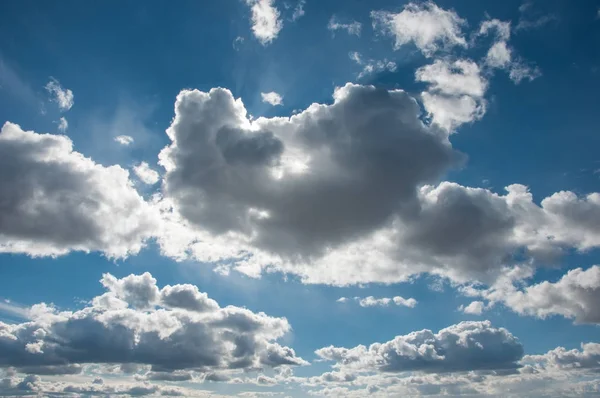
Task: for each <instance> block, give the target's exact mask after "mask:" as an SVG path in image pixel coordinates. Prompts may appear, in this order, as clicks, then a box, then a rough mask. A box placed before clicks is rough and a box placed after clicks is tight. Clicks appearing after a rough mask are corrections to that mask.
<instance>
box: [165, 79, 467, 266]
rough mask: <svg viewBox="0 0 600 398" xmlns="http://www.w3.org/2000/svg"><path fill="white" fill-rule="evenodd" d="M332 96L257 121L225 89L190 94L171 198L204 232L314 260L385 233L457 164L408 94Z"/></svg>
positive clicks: (170, 178)
mask: <svg viewBox="0 0 600 398" xmlns="http://www.w3.org/2000/svg"><path fill="white" fill-rule="evenodd" d="M334 99H335V100H334V103H333V104H332V105H317V104H314V105H312V106H311V107H309V108H308V109H307V110H306V111H304V112H302V113H300V114H297V115H294V116H292V117H291V118H270V119H267V118H259V119H257V120H255V121H253V122H251V121H250V120H248V118H247V116H246V110H245V108H244V106H243V104H242V102H241V101H240V100H235V99H234V98H233V96H232V95H231V93H230V92H229V91H228V90H224V89H212V90H211V91H210V92H208V93H205V92H200V91H197V90H194V91H182V92H181V93H180V95H179V96H178V98H177V102H176V106H175V107H176V116H175V119H174V121H173V124H172V125H171V126H170V127H169V129H168V132H167V133H168V135H169V137H170V138H171V140H172V143H171V145H170V146H169V147H167V148H165V149H163V151H162V152H161V153H160V163H161V164H162V165H163V166H164V167H165V168H166V170H167V172H166V175H165V180H164V181H165V184H164V185H165V195H166V196H167V197H168V198H172V199H173V201H174V202H175V203H174V204H175V205H176V207H177V208H178V210H179V212H180V213H181V215H182V216H183V217H184V218H185V219H187V220H188V221H189V222H190V223H192V224H195V225H196V226H197V227H198V228H203V229H206V230H208V231H210V232H211V233H212V234H225V233H228V232H236V233H238V234H243V235H244V236H245V237H246V239H248V238H249V239H251V241H252V244H253V245H256V246H258V247H261V248H263V249H265V250H267V251H269V252H274V253H275V254H277V255H283V256H286V257H295V256H298V255H301V256H302V257H303V258H309V257H312V256H315V255H319V254H322V253H324V252H325V250H326V249H328V248H334V247H335V246H337V245H339V244H341V243H344V242H345V241H347V240H348V239H356V238H357V237H360V236H361V235H363V234H368V233H370V232H372V231H374V230H375V229H376V228H378V227H381V226H383V225H384V224H385V223H386V222H388V221H389V220H390V219H391V217H392V216H393V215H394V214H395V213H396V212H397V211H399V209H400V208H401V207H402V206H403V205H405V206H409V205H411V204H412V203H414V200H415V199H416V197H417V189H416V188H417V186H418V185H419V184H421V183H423V182H426V181H430V180H434V179H435V178H437V177H438V176H439V175H440V174H441V173H442V172H443V171H444V170H445V169H447V168H448V167H449V166H451V165H452V164H454V163H455V162H456V161H457V160H458V159H459V158H460V156H459V154H457V153H456V152H455V151H453V150H452V148H451V147H450V145H449V144H448V142H447V139H446V137H445V135H444V134H442V133H441V132H439V131H437V130H435V129H429V128H428V127H427V126H425V125H424V124H423V123H422V122H421V121H420V120H419V117H418V105H417V103H416V102H415V100H414V99H412V98H411V97H410V96H408V95H407V94H406V93H405V92H404V91H401V90H394V91H386V90H382V89H376V88H374V87H371V86H357V85H352V84H348V85H346V86H344V87H342V88H339V89H337V90H336V92H335V96H334ZM367 131H368V132H369V134H365V132H367ZM209 166H210V167H209ZM317 170H318V172H315V171H317Z"/></svg>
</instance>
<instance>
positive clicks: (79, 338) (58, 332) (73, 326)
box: [0, 273, 307, 374]
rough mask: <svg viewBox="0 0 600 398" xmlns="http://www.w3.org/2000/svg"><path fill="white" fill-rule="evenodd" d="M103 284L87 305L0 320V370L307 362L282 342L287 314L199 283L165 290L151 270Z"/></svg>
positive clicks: (222, 367)
mask: <svg viewBox="0 0 600 398" xmlns="http://www.w3.org/2000/svg"><path fill="white" fill-rule="evenodd" d="M101 282H102V284H103V285H104V287H105V288H106V292H105V293H104V294H102V295H100V296H97V297H95V298H94V299H93V300H92V301H91V303H90V304H89V305H88V306H86V307H85V308H83V309H80V310H77V311H74V312H71V311H62V312H59V311H57V310H55V309H52V308H48V307H47V306H45V305H43V304H39V305H37V307H39V308H37V309H36V306H34V307H33V308H32V310H31V311H30V314H31V320H30V321H28V322H23V323H15V324H6V323H2V322H0V350H1V351H2V352H10V353H11V355H9V356H3V357H1V358H0V367H11V366H14V367H17V368H18V369H20V370H22V371H24V372H27V373H41V374H49V372H52V373H54V374H56V373H58V372H61V373H64V372H65V371H68V372H72V371H71V370H69V369H66V370H64V371H63V370H60V369H58V368H56V367H57V366H66V365H69V366H73V365H77V366H78V365H81V364H111V365H115V364H117V365H119V364H129V363H132V364H141V365H151V366H152V370H153V371H161V372H173V371H176V370H184V369H190V370H197V371H202V372H209V371H215V370H244V369H256V368H261V367H267V368H271V367H277V366H282V365H305V364H307V363H306V362H305V361H304V360H302V359H301V358H299V357H297V356H296V354H295V352H294V350H292V349H291V348H288V347H284V346H281V345H279V344H278V343H277V340H278V339H280V338H282V337H283V336H285V335H286V334H287V333H288V332H289V331H290V330H291V328H290V325H289V323H288V321H287V320H286V319H285V318H274V317H270V316H267V315H266V314H264V313H253V312H251V311H249V310H247V309H244V308H239V307H234V306H227V307H220V306H219V305H218V303H217V302H215V301H214V300H212V299H210V298H208V297H207V295H206V294H205V293H201V292H199V291H198V289H197V288H196V287H195V286H192V285H175V286H165V287H163V288H162V289H160V288H158V287H157V286H156V280H155V279H154V278H153V277H152V275H150V274H149V273H145V274H143V275H130V276H128V277H125V278H122V279H117V278H115V277H114V276H112V275H110V274H105V275H104V276H103V278H102V281H101ZM73 371H77V369H75V370H73ZM79 371H80V370H79Z"/></svg>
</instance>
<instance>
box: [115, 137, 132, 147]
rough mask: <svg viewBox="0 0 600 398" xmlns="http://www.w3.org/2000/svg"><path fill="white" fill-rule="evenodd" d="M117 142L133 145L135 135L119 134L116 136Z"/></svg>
mask: <svg viewBox="0 0 600 398" xmlns="http://www.w3.org/2000/svg"><path fill="white" fill-rule="evenodd" d="M114 140H115V142H118V143H119V144H121V145H125V146H128V145H131V144H133V137H130V136H128V135H118V136H116V137H115V138H114Z"/></svg>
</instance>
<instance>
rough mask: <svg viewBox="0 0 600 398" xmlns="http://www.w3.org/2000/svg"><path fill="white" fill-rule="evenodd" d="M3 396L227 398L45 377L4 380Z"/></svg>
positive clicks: (174, 389)
mask: <svg viewBox="0 0 600 398" xmlns="http://www.w3.org/2000/svg"><path fill="white" fill-rule="evenodd" d="M0 395H2V396H27V397H30V396H45V397H62V396H86V397H87V396H103V397H105V396H106V397H108V396H111V397H113V396H127V397H135V396H185V397H202V398H208V397H211V398H223V397H224V396H222V395H216V394H214V393H213V392H209V391H202V390H197V389H190V388H183V387H173V386H169V385H160V384H151V383H148V382H144V383H136V382H133V383H132V382H129V381H121V380H119V381H114V380H104V379H102V378H95V379H92V378H89V377H79V378H77V379H70V378H69V379H67V378H65V379H62V380H60V379H56V378H42V377H40V376H37V375H28V376H25V377H17V376H11V377H9V378H5V379H3V380H0Z"/></svg>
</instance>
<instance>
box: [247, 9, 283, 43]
mask: <svg viewBox="0 0 600 398" xmlns="http://www.w3.org/2000/svg"><path fill="white" fill-rule="evenodd" d="M274 3H275V1H274V0H246V4H247V5H248V6H250V11H251V13H252V17H251V20H252V32H253V33H254V36H255V37H256V38H257V39H258V41H259V42H260V43H261V44H262V45H263V46H266V45H267V44H270V43H271V42H272V41H273V40H275V39H276V38H277V36H278V35H279V32H280V31H281V28H283V21H282V20H281V18H280V14H279V10H277V8H276V7H275V6H274Z"/></svg>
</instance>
